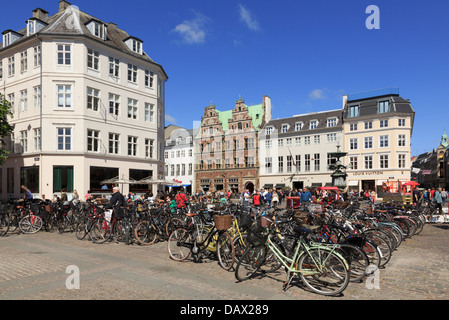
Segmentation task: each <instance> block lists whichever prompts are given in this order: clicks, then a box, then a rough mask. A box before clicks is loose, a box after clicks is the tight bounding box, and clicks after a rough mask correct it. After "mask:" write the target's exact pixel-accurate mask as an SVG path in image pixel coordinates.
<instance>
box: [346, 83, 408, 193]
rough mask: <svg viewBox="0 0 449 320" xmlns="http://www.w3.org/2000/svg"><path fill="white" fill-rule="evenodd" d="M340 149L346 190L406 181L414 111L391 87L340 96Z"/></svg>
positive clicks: (374, 188)
mask: <svg viewBox="0 0 449 320" xmlns="http://www.w3.org/2000/svg"><path fill="white" fill-rule="evenodd" d="M343 109H344V110H343V134H344V138H343V151H344V152H347V153H348V155H347V156H346V157H345V158H344V164H345V165H346V166H347V168H348V169H347V174H348V178H347V184H348V186H349V190H357V191H360V190H374V191H375V192H376V193H377V194H378V196H379V197H381V196H382V184H383V183H384V182H388V181H398V180H399V181H408V180H410V176H411V163H410V159H411V142H410V141H411V136H412V132H413V123H414V117H415V112H414V110H413V107H412V106H411V104H410V101H409V100H407V99H404V98H402V97H400V95H399V91H398V90H397V89H395V88H388V89H382V90H377V91H373V92H367V93H360V94H354V95H349V96H344V98H343Z"/></svg>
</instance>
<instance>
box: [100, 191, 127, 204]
mask: <svg viewBox="0 0 449 320" xmlns="http://www.w3.org/2000/svg"><path fill="white" fill-rule="evenodd" d="M120 207H126V200H125V197H124V196H123V195H122V194H121V193H120V189H119V188H118V187H114V188H113V189H112V197H111V200H109V203H108V204H107V205H106V208H105V209H113V208H120Z"/></svg>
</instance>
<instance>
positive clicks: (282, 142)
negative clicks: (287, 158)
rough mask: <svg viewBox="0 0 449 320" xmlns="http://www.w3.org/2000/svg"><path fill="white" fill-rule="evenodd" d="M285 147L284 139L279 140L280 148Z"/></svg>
mask: <svg viewBox="0 0 449 320" xmlns="http://www.w3.org/2000/svg"><path fill="white" fill-rule="evenodd" d="M283 146H284V139H279V140H278V147H283Z"/></svg>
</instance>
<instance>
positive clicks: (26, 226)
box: [19, 214, 43, 234]
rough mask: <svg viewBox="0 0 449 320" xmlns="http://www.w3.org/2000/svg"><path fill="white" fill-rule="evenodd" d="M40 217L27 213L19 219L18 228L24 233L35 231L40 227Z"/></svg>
mask: <svg viewBox="0 0 449 320" xmlns="http://www.w3.org/2000/svg"><path fill="white" fill-rule="evenodd" d="M42 225H43V223H42V219H41V217H39V216H36V215H34V214H28V215H26V216H25V217H23V218H22V219H20V221H19V229H20V231H21V232H23V233H26V234H34V233H37V232H38V231H39V230H41V228H42Z"/></svg>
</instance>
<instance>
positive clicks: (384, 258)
mask: <svg viewBox="0 0 449 320" xmlns="http://www.w3.org/2000/svg"><path fill="white" fill-rule="evenodd" d="M368 238H369V239H370V240H371V241H372V242H374V243H375V244H376V245H377V247H378V248H379V249H380V252H381V259H380V265H379V266H380V267H383V266H385V265H386V264H387V263H388V261H390V258H391V247H390V245H389V244H388V242H387V241H386V240H385V239H384V238H383V237H380V236H378V235H374V234H372V235H369V236H368Z"/></svg>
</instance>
